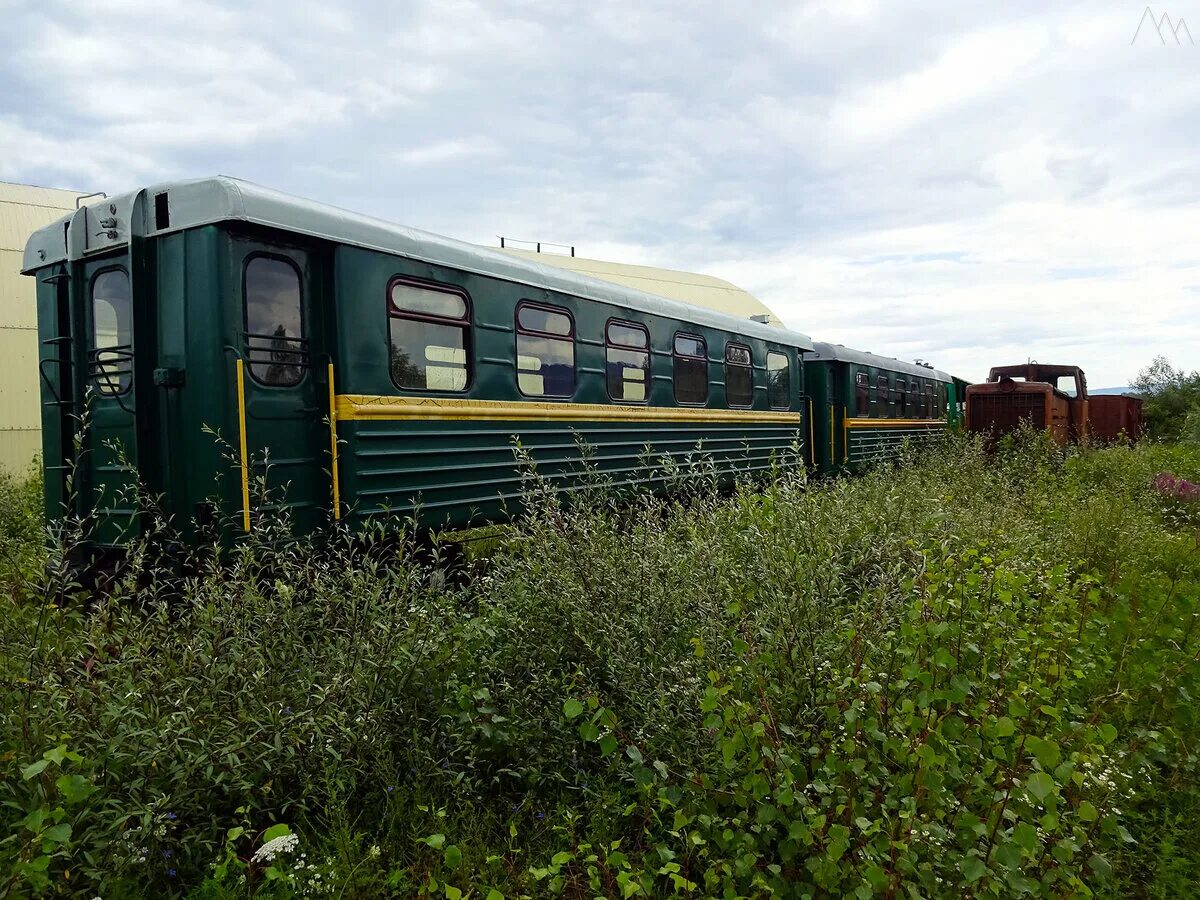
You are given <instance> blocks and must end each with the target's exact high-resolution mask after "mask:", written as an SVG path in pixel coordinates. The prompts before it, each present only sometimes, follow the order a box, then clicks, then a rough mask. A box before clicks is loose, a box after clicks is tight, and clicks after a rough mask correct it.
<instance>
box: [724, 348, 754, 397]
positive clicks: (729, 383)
mask: <svg viewBox="0 0 1200 900" xmlns="http://www.w3.org/2000/svg"><path fill="white" fill-rule="evenodd" d="M750 363H751V358H750V348H749V347H747V346H745V345H744V344H733V343H728V344H726V345H725V400H726V402H727V403H728V404H729V405H730V406H750V405H751V404H752V403H753V402H754V370H753V369H752V368H751V367H750Z"/></svg>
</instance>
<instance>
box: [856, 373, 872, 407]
mask: <svg viewBox="0 0 1200 900" xmlns="http://www.w3.org/2000/svg"><path fill="white" fill-rule="evenodd" d="M869 384H870V383H869V381H868V379H867V373H866V372H859V373H858V374H857V375H855V376H854V414H855V415H856V416H858V417H859V418H863V417H864V416H869V415H870V414H871V388H870V386H869Z"/></svg>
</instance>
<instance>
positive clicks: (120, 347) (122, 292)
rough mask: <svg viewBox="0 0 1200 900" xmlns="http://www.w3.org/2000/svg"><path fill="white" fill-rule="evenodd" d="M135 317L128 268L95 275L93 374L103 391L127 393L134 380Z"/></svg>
mask: <svg viewBox="0 0 1200 900" xmlns="http://www.w3.org/2000/svg"><path fill="white" fill-rule="evenodd" d="M132 321H133V302H132V299H131V297H130V293H129V275H128V274H126V272H125V270H124V269H108V270H107V271H104V272H101V273H100V274H99V275H97V276H96V277H95V278H94V279H92V354H91V355H92V359H91V363H92V365H91V370H92V372H91V374H92V377H93V379H94V380H95V384H96V390H97V391H99V392H100V393H101V394H108V395H110V396H111V395H114V394H124V393H125V392H126V391H128V390H129V388H130V386H131V385H132V384H133V324H132Z"/></svg>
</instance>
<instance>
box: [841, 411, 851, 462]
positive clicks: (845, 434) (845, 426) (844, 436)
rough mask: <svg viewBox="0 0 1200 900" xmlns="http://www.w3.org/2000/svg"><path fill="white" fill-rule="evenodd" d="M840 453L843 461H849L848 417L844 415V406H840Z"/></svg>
mask: <svg viewBox="0 0 1200 900" xmlns="http://www.w3.org/2000/svg"><path fill="white" fill-rule="evenodd" d="M842 453H843V454H845V456H844V457H843V459H842V462H843V463H848V462H850V417H849V416H847V415H846V407H844V406H843V407H842Z"/></svg>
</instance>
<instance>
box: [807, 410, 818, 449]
mask: <svg viewBox="0 0 1200 900" xmlns="http://www.w3.org/2000/svg"><path fill="white" fill-rule="evenodd" d="M813 409H814V407H813V399H812V397H809V398H808V464H809V465H811V466H815V465H816V464H817V442H816V438H815V437H814V435H815V434H816V432H814V431H813Z"/></svg>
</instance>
